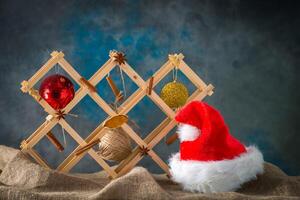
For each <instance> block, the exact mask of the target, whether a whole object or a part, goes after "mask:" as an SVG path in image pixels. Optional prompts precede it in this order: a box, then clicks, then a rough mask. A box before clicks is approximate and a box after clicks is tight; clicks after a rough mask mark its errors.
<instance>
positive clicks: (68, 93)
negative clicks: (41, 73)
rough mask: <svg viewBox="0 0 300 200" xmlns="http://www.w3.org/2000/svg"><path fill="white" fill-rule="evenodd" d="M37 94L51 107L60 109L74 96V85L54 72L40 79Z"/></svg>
mask: <svg viewBox="0 0 300 200" xmlns="http://www.w3.org/2000/svg"><path fill="white" fill-rule="evenodd" d="M39 94H40V96H41V97H42V98H43V99H44V100H45V101H46V102H47V103H48V104H49V105H50V106H51V107H52V108H54V109H55V110H60V109H63V108H64V107H66V105H68V103H69V102H70V101H71V100H72V99H73V98H74V94H75V91H74V85H73V83H72V82H71V81H70V80H69V79H68V78H67V77H65V76H62V75H60V74H55V75H52V76H49V77H47V78H45V79H44V80H43V81H42V84H41V86H40V89H39Z"/></svg>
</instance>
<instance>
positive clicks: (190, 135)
mask: <svg viewBox="0 0 300 200" xmlns="http://www.w3.org/2000/svg"><path fill="white" fill-rule="evenodd" d="M200 132H201V131H200V130H199V129H198V128H196V127H195V126H191V125H188V124H180V125H179V126H178V131H177V133H178V137H179V140H180V142H183V141H193V140H195V139H197V138H198V137H199V135H200Z"/></svg>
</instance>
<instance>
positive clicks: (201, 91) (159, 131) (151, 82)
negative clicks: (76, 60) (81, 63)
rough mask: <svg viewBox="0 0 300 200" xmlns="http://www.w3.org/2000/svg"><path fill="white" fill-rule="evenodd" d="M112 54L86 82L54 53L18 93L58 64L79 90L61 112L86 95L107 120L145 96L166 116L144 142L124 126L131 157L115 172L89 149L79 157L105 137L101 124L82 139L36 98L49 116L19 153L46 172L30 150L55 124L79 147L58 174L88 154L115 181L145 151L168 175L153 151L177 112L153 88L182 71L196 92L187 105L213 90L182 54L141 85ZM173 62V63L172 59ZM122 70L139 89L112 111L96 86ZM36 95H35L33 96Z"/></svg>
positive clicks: (22, 144)
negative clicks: (92, 143) (84, 148)
mask: <svg viewBox="0 0 300 200" xmlns="http://www.w3.org/2000/svg"><path fill="white" fill-rule="evenodd" d="M115 53H118V52H111V53H110V58H109V59H108V60H107V62H106V63H104V64H103V65H102V67H100V68H99V69H98V71H97V72H96V73H95V74H94V75H93V76H92V77H91V78H90V79H89V80H86V79H84V78H83V77H81V75H80V74H79V73H78V72H77V71H76V70H75V69H74V68H73V67H72V66H71V64H70V63H69V62H68V61H67V60H66V59H65V58H64V54H63V53H62V52H57V51H54V52H52V53H51V58H50V59H49V60H48V61H47V62H46V63H45V64H44V65H43V66H42V67H41V68H40V69H39V70H38V71H37V72H36V73H35V74H34V75H33V76H32V77H31V78H30V79H29V80H28V81H23V82H22V88H21V90H22V91H23V92H28V93H29V94H30V95H32V96H33V93H32V92H30V91H32V90H34V85H35V84H36V83H37V82H38V81H39V80H40V79H41V78H42V77H43V76H44V75H45V74H46V73H47V72H48V71H49V70H50V69H51V68H52V67H53V66H55V65H56V64H59V65H60V66H61V67H62V68H63V69H64V70H65V71H66V72H67V73H68V74H69V75H70V76H71V77H72V78H73V79H74V81H75V82H76V83H77V84H78V85H79V86H80V87H79V89H78V90H77V91H76V93H75V96H74V98H73V100H72V101H71V102H70V103H69V104H68V105H67V106H66V107H65V108H64V109H63V111H64V112H65V113H68V112H70V111H71V110H72V108H74V107H75V106H76V105H77V104H78V103H79V102H80V101H81V100H82V99H83V98H84V97H85V96H86V95H89V96H90V97H91V98H92V99H93V100H94V101H95V102H96V103H97V105H98V106H100V107H101V108H102V109H103V111H104V112H105V113H107V114H108V118H109V117H112V116H115V115H117V113H118V114H125V115H126V114H127V113H128V112H130V110H132V109H133V108H134V106H135V105H137V104H138V102H140V101H141V100H142V99H143V98H144V97H145V96H148V97H149V99H151V100H152V101H153V102H154V103H155V104H156V105H157V106H158V107H159V108H160V109H161V110H162V112H163V113H165V115H166V116H167V117H166V118H165V119H164V120H163V121H162V122H161V123H160V124H159V125H158V126H157V127H156V128H155V129H154V130H153V131H151V133H149V134H148V135H147V136H146V138H145V139H142V138H141V137H140V136H139V135H138V134H137V133H136V132H135V131H134V130H133V129H132V128H131V127H130V126H129V125H128V124H123V125H122V128H123V129H124V131H125V132H126V133H127V134H128V135H129V136H130V137H131V139H132V140H134V141H135V143H136V144H137V145H138V146H137V147H135V148H134V149H133V151H132V153H131V154H130V155H129V156H128V157H127V158H126V159H124V160H123V161H122V162H121V163H119V165H118V166H117V167H116V168H114V169H113V168H111V167H110V166H109V165H108V164H107V163H106V162H105V161H104V160H103V159H102V158H101V157H100V156H99V155H98V154H97V152H96V151H95V150H94V149H93V148H91V149H89V150H87V151H85V152H83V153H82V154H80V155H76V152H77V151H78V150H79V149H80V148H81V147H84V146H86V145H87V144H90V143H91V142H93V141H96V140H97V139H99V138H101V137H102V136H103V135H104V134H105V132H106V131H105V129H104V127H103V126H102V122H101V123H100V124H99V125H98V126H97V127H96V128H95V129H94V130H93V131H92V132H91V133H90V135H89V136H88V137H87V138H86V139H83V138H82V137H81V136H80V134H79V133H77V132H76V131H75V130H74V129H73V128H72V127H71V126H70V125H69V124H68V123H67V121H65V120H64V119H58V118H57V117H54V116H55V113H56V111H55V110H54V109H52V108H51V107H50V106H49V105H48V104H47V103H46V101H44V100H43V99H42V98H40V97H39V96H33V97H35V98H34V99H35V100H36V101H37V102H38V103H39V104H40V105H41V106H42V107H43V108H44V110H45V112H47V113H48V114H49V115H48V117H47V118H46V120H45V122H44V123H42V124H41V125H40V127H38V129H37V130H36V131H35V132H33V133H32V134H31V136H29V137H28V138H27V139H26V140H24V141H22V143H21V150H22V151H23V152H25V153H27V154H29V155H31V157H33V158H34V159H35V160H36V161H37V163H39V164H40V165H42V166H44V167H47V168H49V165H48V164H47V163H46V161H44V159H43V158H42V157H41V156H40V155H39V154H38V153H37V152H36V151H35V150H34V149H33V147H34V146H35V145H36V144H37V143H38V142H39V141H40V140H41V139H42V138H43V137H44V136H45V135H46V134H47V133H48V132H49V131H50V130H51V129H52V128H53V127H54V126H55V125H57V124H60V125H61V126H62V127H63V129H65V131H66V132H67V133H68V134H69V135H70V136H71V137H72V138H73V139H74V140H75V141H76V142H77V143H78V146H77V147H76V148H75V149H74V150H73V152H71V153H70V154H69V155H68V157H67V158H66V159H65V160H64V161H63V162H62V163H61V164H60V165H59V166H58V168H57V170H59V171H63V172H68V171H69V170H71V169H72V168H73V167H74V166H75V165H76V164H77V163H78V162H79V161H80V160H81V159H82V158H83V157H84V155H85V154H86V153H88V154H89V155H90V156H91V157H92V158H93V159H94V160H95V161H96V162H97V163H98V164H99V165H100V166H101V167H102V168H103V169H104V170H105V171H106V172H107V173H108V175H109V176H110V177H112V178H116V177H119V176H122V175H123V174H125V173H127V172H128V171H130V170H131V169H132V168H133V167H134V166H135V165H136V164H137V163H138V162H139V161H140V160H141V159H142V158H143V156H145V154H143V153H142V150H141V148H146V149H147V150H148V153H147V154H148V155H149V156H150V157H151V158H152V159H153V161H154V162H155V163H157V165H158V166H159V167H160V168H161V169H162V170H163V171H165V172H166V173H167V174H168V175H169V168H168V165H167V164H166V163H165V162H164V161H163V160H162V159H161V158H160V157H159V156H158V155H157V154H156V153H155V152H154V151H153V148H154V146H155V145H157V144H158V143H159V142H160V141H161V140H162V139H163V138H164V137H165V136H166V135H167V134H168V133H169V132H170V131H171V130H172V129H173V128H174V127H175V126H176V121H175V119H174V117H175V115H176V112H175V111H173V110H172V109H171V108H170V107H169V106H167V105H166V103H165V102H164V101H163V100H162V99H161V98H160V97H159V95H158V94H157V93H156V92H155V91H154V90H153V88H154V87H155V86H156V85H157V84H158V83H159V82H160V81H161V80H162V79H163V78H164V77H165V76H166V75H167V74H168V73H169V72H170V71H171V70H172V69H174V67H176V68H177V69H179V70H181V71H182V72H183V74H185V76H186V77H187V78H188V79H189V80H190V81H191V82H192V83H193V84H194V85H195V86H196V87H197V89H196V91H195V92H194V93H193V94H192V95H191V96H190V97H189V99H188V102H189V101H192V100H195V99H198V100H202V99H203V98H205V97H206V96H207V95H212V94H213V91H212V90H213V86H212V85H206V84H205V82H204V81H203V80H202V79H201V78H200V77H199V76H197V74H196V73H195V72H194V71H193V70H192V69H191V68H190V67H189V66H188V65H187V64H186V63H185V62H184V61H183V58H184V56H183V55H182V54H178V55H177V54H174V55H170V56H169V59H168V60H167V62H166V63H164V64H163V65H162V67H161V68H160V69H159V70H158V71H157V72H156V73H154V74H153V75H152V76H151V77H150V78H149V79H148V80H147V81H144V80H143V79H142V78H141V77H140V75H139V74H138V73H136V72H135V70H134V69H133V68H132V67H131V66H130V65H129V64H128V63H127V62H125V63H117V61H116V60H115V58H114V55H115ZM171 58H172V59H171ZM118 66H119V67H121V68H122V70H123V71H124V72H125V73H126V74H127V75H128V77H129V78H130V79H131V80H132V81H133V82H134V83H135V84H136V85H137V86H138V89H137V90H136V91H135V92H134V93H133V94H132V95H131V96H130V97H128V98H127V99H126V100H125V101H124V102H123V103H122V105H121V106H119V107H118V108H117V112H116V111H114V110H113V109H112V108H111V107H110V106H109V105H108V103H106V102H105V100H104V99H102V98H101V96H100V95H99V93H98V92H97V90H96V88H95V86H96V85H97V84H98V83H99V82H100V81H101V80H102V79H103V78H104V77H105V76H107V74H108V73H109V72H110V71H111V70H112V69H114V67H118ZM35 95H36V94H35Z"/></svg>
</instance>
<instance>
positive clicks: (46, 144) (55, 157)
mask: <svg viewBox="0 0 300 200" xmlns="http://www.w3.org/2000/svg"><path fill="white" fill-rule="evenodd" d="M51 133H52V134H53V135H54V136H55V138H56V139H57V140H58V141H59V143H60V144H61V145H62V146H63V147H64V150H63V151H62V152H59V151H58V150H57V149H56V148H55V146H54V144H52V143H51V142H50V140H49V139H48V138H47V136H44V137H43V138H42V139H41V140H40V141H39V142H38V143H37V144H36V145H35V146H34V147H33V149H35V150H36V151H37V152H38V153H39V154H40V155H41V157H42V158H43V159H44V160H45V161H46V162H47V164H49V167H51V168H52V169H56V168H57V167H58V166H59V164H60V163H61V162H62V161H63V160H64V159H65V158H66V157H68V155H69V154H70V153H71V152H72V151H73V150H74V149H75V148H76V147H77V146H78V143H77V142H76V141H75V140H74V139H73V138H72V137H71V136H70V135H69V133H68V132H67V131H66V130H64V133H65V137H66V146H65V144H64V138H63V131H62V128H61V126H60V125H59V124H57V125H55V126H54V127H53V128H52V130H51Z"/></svg>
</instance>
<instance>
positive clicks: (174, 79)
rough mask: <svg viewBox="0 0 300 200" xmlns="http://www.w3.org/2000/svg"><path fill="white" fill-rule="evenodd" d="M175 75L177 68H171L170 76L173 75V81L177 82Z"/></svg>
mask: <svg viewBox="0 0 300 200" xmlns="http://www.w3.org/2000/svg"><path fill="white" fill-rule="evenodd" d="M177 74H178V69H177V67H175V68H173V70H172V75H173V81H174V82H176V81H177Z"/></svg>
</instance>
